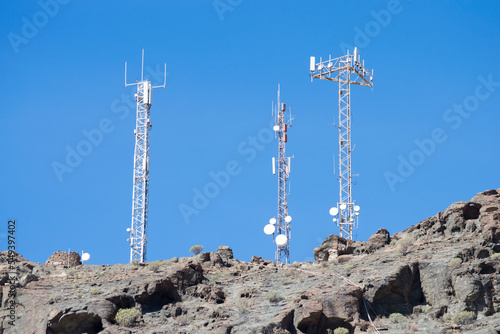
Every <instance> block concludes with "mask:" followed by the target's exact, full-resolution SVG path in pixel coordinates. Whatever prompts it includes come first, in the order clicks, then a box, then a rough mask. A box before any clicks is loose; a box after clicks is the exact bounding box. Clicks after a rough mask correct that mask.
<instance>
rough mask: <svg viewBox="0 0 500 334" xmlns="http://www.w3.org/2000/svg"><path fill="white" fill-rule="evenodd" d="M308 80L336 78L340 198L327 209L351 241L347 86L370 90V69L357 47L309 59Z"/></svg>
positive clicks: (354, 210)
mask: <svg viewBox="0 0 500 334" xmlns="http://www.w3.org/2000/svg"><path fill="white" fill-rule="evenodd" d="M310 72H311V82H312V80H313V79H321V80H329V81H337V82H338V83H339V125H338V128H339V183H340V200H339V202H338V203H337V206H336V207H333V208H331V209H330V214H331V215H332V216H334V218H333V221H334V222H336V223H337V225H338V226H339V227H340V234H339V235H340V236H341V237H344V238H347V239H349V240H352V230H353V229H354V228H357V227H358V216H359V206H358V205H355V204H354V201H353V199H352V189H351V184H352V180H351V179H352V174H351V153H352V148H351V85H359V86H367V87H371V88H372V89H373V70H371V71H369V70H368V69H367V68H366V67H365V65H364V60H363V62H361V60H360V56H359V55H358V49H357V48H354V53H353V54H349V50H348V51H347V55H345V56H342V57H338V58H335V59H332V58H331V55H330V57H329V58H328V60H325V61H323V60H322V59H321V58H320V61H319V63H316V59H315V57H311V59H310Z"/></svg>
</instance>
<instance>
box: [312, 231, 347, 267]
mask: <svg viewBox="0 0 500 334" xmlns="http://www.w3.org/2000/svg"><path fill="white" fill-rule="evenodd" d="M353 250H354V248H353V247H352V243H351V241H348V240H346V239H345V238H342V237H339V236H338V235H330V236H329V237H328V238H326V240H325V241H323V243H322V244H321V246H318V247H316V248H315V249H314V252H313V253H314V259H315V260H316V262H330V261H335V260H336V259H337V257H339V256H340V255H344V254H352V252H353Z"/></svg>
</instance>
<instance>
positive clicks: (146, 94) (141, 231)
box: [125, 49, 166, 263]
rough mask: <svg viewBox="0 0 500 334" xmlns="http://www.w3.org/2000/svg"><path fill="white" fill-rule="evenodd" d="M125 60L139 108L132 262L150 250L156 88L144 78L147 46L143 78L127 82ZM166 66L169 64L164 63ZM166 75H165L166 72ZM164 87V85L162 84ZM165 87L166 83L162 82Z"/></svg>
mask: <svg viewBox="0 0 500 334" xmlns="http://www.w3.org/2000/svg"><path fill="white" fill-rule="evenodd" d="M126 69H127V63H125V86H130V85H137V94H135V99H136V100H137V112H136V125H135V130H134V134H135V150H134V179H133V190H132V226H131V228H130V229H127V231H128V230H130V238H129V239H128V241H129V243H130V262H131V263H132V262H135V261H136V262H140V263H142V262H145V261H146V250H147V229H148V203H149V131H150V129H151V121H150V120H149V118H150V108H151V96H152V94H151V93H152V90H153V88H156V87H152V86H151V81H149V80H148V79H146V80H143V78H144V76H143V72H144V49H142V68H141V81H140V82H137V83H134V84H127V74H126V73H127V72H126ZM165 69H166V65H165ZM165 78H166V76H165ZM159 87H161V86H159ZM163 87H165V85H164V86H163Z"/></svg>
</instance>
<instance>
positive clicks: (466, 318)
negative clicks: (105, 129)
mask: <svg viewBox="0 0 500 334" xmlns="http://www.w3.org/2000/svg"><path fill="white" fill-rule="evenodd" d="M474 320H476V314H475V313H474V312H472V311H462V312H460V313H457V314H454V315H452V316H451V322H453V323H454V324H457V325H468V324H472V323H473V322H474Z"/></svg>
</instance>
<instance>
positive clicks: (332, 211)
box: [330, 207, 339, 216]
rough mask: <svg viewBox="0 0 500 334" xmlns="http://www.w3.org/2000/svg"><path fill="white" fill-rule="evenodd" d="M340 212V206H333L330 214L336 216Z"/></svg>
mask: <svg viewBox="0 0 500 334" xmlns="http://www.w3.org/2000/svg"><path fill="white" fill-rule="evenodd" d="M338 213H339V209H338V208H336V207H333V208H331V209H330V214H331V215H332V216H336V215H337V214H338Z"/></svg>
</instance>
